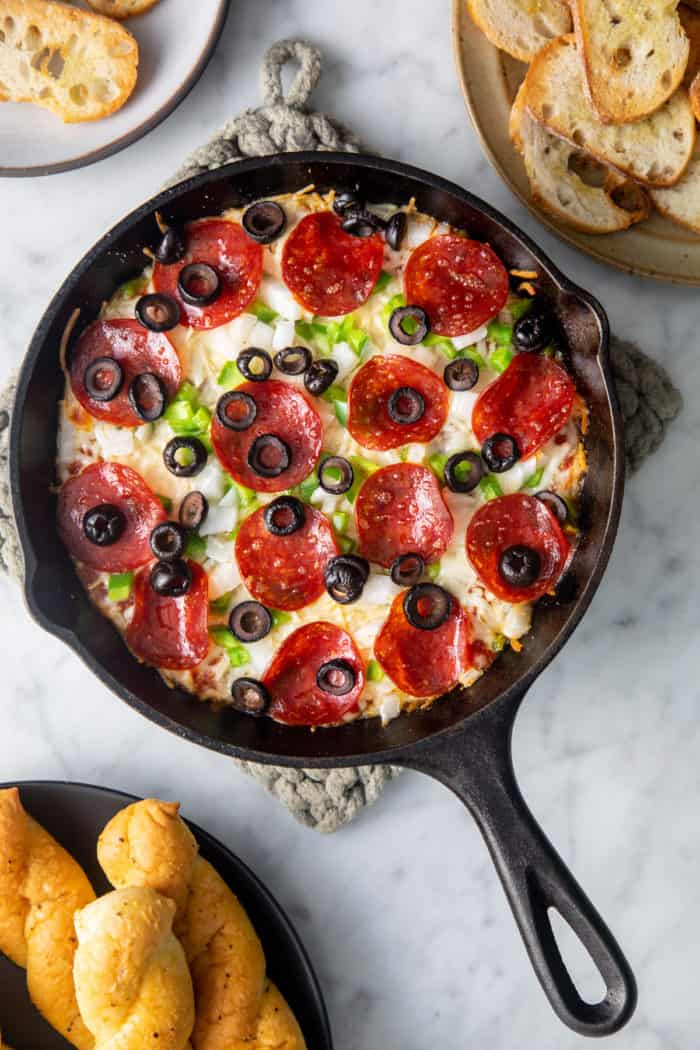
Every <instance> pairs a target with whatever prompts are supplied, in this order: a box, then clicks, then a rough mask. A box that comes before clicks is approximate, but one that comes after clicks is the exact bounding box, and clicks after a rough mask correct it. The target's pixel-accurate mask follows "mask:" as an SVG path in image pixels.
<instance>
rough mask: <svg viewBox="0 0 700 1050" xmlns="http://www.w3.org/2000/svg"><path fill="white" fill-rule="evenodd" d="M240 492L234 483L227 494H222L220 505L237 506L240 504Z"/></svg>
mask: <svg viewBox="0 0 700 1050" xmlns="http://www.w3.org/2000/svg"><path fill="white" fill-rule="evenodd" d="M238 502H239V501H238V492H237V490H236V488H235V486H234V485H232V486H231V488H230V489H229V490H228V492H227V493H226V495H225V496H222V497H221V499H220V500H219V506H220V507H237V506H238Z"/></svg>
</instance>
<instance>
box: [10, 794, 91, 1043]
mask: <svg viewBox="0 0 700 1050" xmlns="http://www.w3.org/2000/svg"><path fill="white" fill-rule="evenodd" d="M94 897H95V894H94V893H93V891H92V887H91V885H90V883H89V882H88V879H87V876H86V875H85V873H84V872H83V870H82V868H81V867H80V865H79V864H78V863H77V862H76V861H75V860H73V858H72V857H71V856H70V854H68V853H67V852H66V851H65V850H64V849H63V848H62V847H61V846H59V844H58V843H57V842H56V841H55V840H54V839H53V838H52V837H51V835H49V833H48V832H47V831H45V830H44V828H42V827H41V826H40V825H39V824H37V823H36V821H35V820H33V819H32V818H31V817H30V816H29V814H28V813H27V812H26V811H25V810H24V808H23V806H22V803H21V801H20V797H19V791H18V790H17V788H8V789H6V790H4V791H0V951H3V952H4V953H5V955H7V956H9V958H10V959H12V961H13V962H15V963H16V964H17V965H18V966H22V967H24V968H25V969H26V971H27V986H28V988H29V995H30V997H31V999H32V1002H33V1003H34V1005H35V1006H36V1007H37V1009H38V1010H39V1012H40V1013H41V1014H43V1016H44V1017H45V1018H46V1020H47V1021H48V1022H49V1024H51V1025H53V1027H54V1028H55V1029H56V1030H57V1031H59V1032H60V1033H61V1035H63V1036H64V1037H65V1038H66V1039H67V1040H68V1041H69V1042H70V1043H72V1044H73V1045H74V1046H77V1047H78V1048H79V1050H92V1047H93V1046H94V1040H93V1038H92V1036H91V1035H90V1033H89V1032H88V1030H87V1028H86V1027H85V1025H84V1024H83V1022H82V1020H81V1018H80V1013H79V1010H78V1005H77V1002H76V998H75V989H74V987H73V956H74V954H75V947H76V938H75V931H74V929H73V915H74V913H75V912H76V911H77V910H78V909H79V908H83V907H84V906H85V905H86V904H89V903H90V901H92V900H94Z"/></svg>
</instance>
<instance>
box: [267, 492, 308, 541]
mask: <svg viewBox="0 0 700 1050" xmlns="http://www.w3.org/2000/svg"><path fill="white" fill-rule="evenodd" d="M263 520H264V522H265V526H266V528H267V530H268V531H269V532H271V533H272V535H273V536H291V534H292V533H293V532H296V531H297V529H300V528H301V527H302V525H303V524H304V522H305V521H306V511H305V510H304V504H303V503H302V502H301V500H300V499H297V498H296V496H278V497H277V499H273V500H272V502H271V503H268V505H267V506H266V507H265V512H264V514H263Z"/></svg>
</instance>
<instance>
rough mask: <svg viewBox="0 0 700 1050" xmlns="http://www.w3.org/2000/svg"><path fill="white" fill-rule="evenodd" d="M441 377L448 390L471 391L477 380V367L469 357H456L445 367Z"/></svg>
mask: <svg viewBox="0 0 700 1050" xmlns="http://www.w3.org/2000/svg"><path fill="white" fill-rule="evenodd" d="M442 375H443V379H444V380H445V383H446V385H447V386H448V387H449V389H450V390H456V391H463V390H471V388H472V387H473V386H476V384H477V382H478V380H479V366H478V365H477V363H476V362H475V361H472V359H471V357H457V358H455V360H454V361H450V363H449V364H447V365H445V370H444V372H443V373H442Z"/></svg>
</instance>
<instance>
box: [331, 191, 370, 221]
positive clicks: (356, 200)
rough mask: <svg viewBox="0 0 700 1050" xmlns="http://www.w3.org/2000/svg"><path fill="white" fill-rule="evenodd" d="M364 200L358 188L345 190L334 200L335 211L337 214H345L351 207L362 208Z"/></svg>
mask: <svg viewBox="0 0 700 1050" xmlns="http://www.w3.org/2000/svg"><path fill="white" fill-rule="evenodd" d="M362 207H363V205H362V200H361V198H360V195H359V193H358V192H357V191H356V190H344V191H343V193H339V194H338V195H337V196H336V197H335V199H334V200H333V211H334V212H335V213H336V215H345V213H346V212H347V211H349V210H350V209H351V208H353V209H356V210H358V211H361V210H362Z"/></svg>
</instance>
